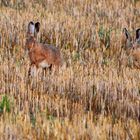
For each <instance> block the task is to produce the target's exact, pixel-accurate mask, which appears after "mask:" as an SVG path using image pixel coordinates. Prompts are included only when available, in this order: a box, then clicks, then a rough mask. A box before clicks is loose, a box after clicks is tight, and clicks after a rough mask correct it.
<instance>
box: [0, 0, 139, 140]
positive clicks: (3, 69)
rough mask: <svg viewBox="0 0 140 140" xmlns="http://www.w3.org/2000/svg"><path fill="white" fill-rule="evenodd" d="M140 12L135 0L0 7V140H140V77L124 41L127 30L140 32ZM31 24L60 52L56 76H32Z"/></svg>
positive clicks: (80, 0) (60, 1)
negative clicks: (28, 32) (28, 50)
mask: <svg viewBox="0 0 140 140" xmlns="http://www.w3.org/2000/svg"><path fill="white" fill-rule="evenodd" d="M5 2H6V1H5ZM139 7H140V2H139V1H136V0H134V1H133V0H117V1H114V0H108V1H106V0H99V1H96V0H75V1H74V0H67V1H63V0H57V1H56V0H51V1H50V0H46V1H45V0H41V1H37V0H36V1H32V2H30V3H29V2H28V1H27V0H25V1H23V2H19V3H16V4H15V1H14V0H10V3H8V2H7V3H6V4H5V3H1V7H0V23H1V28H0V139H93V140H99V139H100V140H105V139H114V140H118V139H120V140H122V139H130V140H131V139H132V140H133V139H136V140H139V139H140V133H139V132H140V123H139V122H140V82H139V81H140V72H139V69H136V68H133V64H132V61H131V57H130V56H128V55H127V53H126V51H125V50H123V49H121V46H122V45H121V38H120V36H121V30H122V28H123V27H127V28H128V29H129V30H130V31H131V34H133V35H134V33H135V29H136V28H137V27H140V18H139V17H140V9H139ZM30 20H34V21H40V22H41V33H40V35H39V38H40V41H41V42H47V43H52V44H55V45H56V46H57V47H59V48H60V49H61V51H62V53H63V57H64V64H63V67H62V68H61V69H60V71H59V72H58V73H55V74H53V73H52V74H51V75H50V74H49V73H48V74H47V75H46V76H43V75H42V72H41V70H40V72H39V75H38V77H37V78H32V79H29V78H28V69H29V63H30V62H29V58H28V55H26V54H25V52H24V44H25V39H26V29H27V24H28V22H29V21H30ZM5 98H6V99H5ZM4 99H5V100H6V101H4Z"/></svg>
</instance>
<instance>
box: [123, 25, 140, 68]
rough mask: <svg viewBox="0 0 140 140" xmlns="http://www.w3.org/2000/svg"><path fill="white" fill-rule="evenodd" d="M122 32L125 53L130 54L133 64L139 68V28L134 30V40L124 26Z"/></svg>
mask: <svg viewBox="0 0 140 140" xmlns="http://www.w3.org/2000/svg"><path fill="white" fill-rule="evenodd" d="M123 33H124V36H123V37H122V43H123V46H124V47H125V49H126V51H127V54H129V55H131V56H132V59H133V63H134V66H136V67H137V68H140V28H139V29H137V30H136V35H135V40H134V41H132V37H131V36H130V33H129V32H128V30H127V29H126V28H124V29H123Z"/></svg>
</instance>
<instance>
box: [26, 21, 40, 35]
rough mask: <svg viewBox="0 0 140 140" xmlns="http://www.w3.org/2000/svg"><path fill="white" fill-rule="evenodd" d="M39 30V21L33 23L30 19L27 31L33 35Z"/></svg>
mask: <svg viewBox="0 0 140 140" xmlns="http://www.w3.org/2000/svg"><path fill="white" fill-rule="evenodd" d="M39 30H40V23H39V22H36V23H34V22H33V21H30V22H29V24H28V33H29V34H32V35H35V34H37V33H38V32H39Z"/></svg>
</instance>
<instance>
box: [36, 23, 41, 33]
mask: <svg viewBox="0 0 140 140" xmlns="http://www.w3.org/2000/svg"><path fill="white" fill-rule="evenodd" d="M35 30H36V33H38V32H39V30H40V23H39V22H36V23H35Z"/></svg>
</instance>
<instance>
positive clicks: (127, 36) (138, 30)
mask: <svg viewBox="0 0 140 140" xmlns="http://www.w3.org/2000/svg"><path fill="white" fill-rule="evenodd" d="M123 32H124V33H125V36H126V38H127V39H130V33H129V32H128V30H127V29H126V28H124V29H123ZM137 39H140V28H138V29H137V30H136V40H137Z"/></svg>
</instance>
